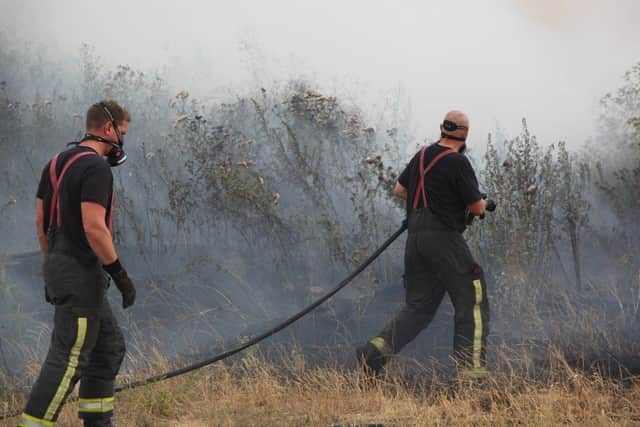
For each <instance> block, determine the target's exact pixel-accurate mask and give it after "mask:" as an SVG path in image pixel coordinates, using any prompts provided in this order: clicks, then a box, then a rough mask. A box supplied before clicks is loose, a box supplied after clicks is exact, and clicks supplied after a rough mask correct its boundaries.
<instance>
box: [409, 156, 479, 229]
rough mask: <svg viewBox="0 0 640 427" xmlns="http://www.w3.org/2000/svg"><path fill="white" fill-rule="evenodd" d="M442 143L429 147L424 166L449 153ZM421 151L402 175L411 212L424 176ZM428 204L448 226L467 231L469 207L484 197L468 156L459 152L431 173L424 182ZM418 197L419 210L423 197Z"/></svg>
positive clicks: (438, 165)
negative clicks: (418, 186)
mask: <svg viewBox="0 0 640 427" xmlns="http://www.w3.org/2000/svg"><path fill="white" fill-rule="evenodd" d="M447 149H448V148H447V147H443V146H441V145H438V144H433V145H430V146H429V147H427V150H426V152H425V156H424V167H425V168H426V167H427V165H428V164H429V163H431V161H432V160H433V159H434V158H435V157H436V156H437V155H438V154H440V153H442V152H443V151H445V150H447ZM419 162H420V152H418V153H417V154H416V155H415V156H413V158H412V159H411V161H410V162H409V164H408V165H407V167H406V168H405V169H404V171H402V173H401V174H400V178H398V182H399V183H400V185H402V186H403V187H405V188H406V189H407V211H409V210H410V209H412V208H413V199H414V196H415V195H416V194H415V193H416V187H417V185H418V176H419V174H420V165H419ZM424 181H425V183H424V185H425V193H426V195H427V204H428V206H429V209H430V210H431V212H433V213H434V214H435V215H436V216H437V217H438V218H439V219H440V220H441V221H442V222H443V223H444V224H445V225H446V226H448V227H450V228H452V229H454V230H456V231H459V232H463V231H464V230H465V228H466V226H465V219H466V218H465V210H466V209H467V206H468V205H471V204H473V203H474V202H477V201H478V200H480V199H481V198H482V194H481V193H480V190H479V189H478V180H477V179H476V175H475V173H474V172H473V168H472V167H471V163H469V159H467V157H466V156H464V155H463V154H459V153H454V154H449V155H447V156H444V157H443V158H441V159H440V160H439V161H438V163H436V165H435V166H434V167H433V169H431V170H430V171H429V173H427V175H426V176H425V179H424ZM417 196H418V200H419V203H418V208H421V207H423V204H422V197H421V196H420V194H418V195H417Z"/></svg>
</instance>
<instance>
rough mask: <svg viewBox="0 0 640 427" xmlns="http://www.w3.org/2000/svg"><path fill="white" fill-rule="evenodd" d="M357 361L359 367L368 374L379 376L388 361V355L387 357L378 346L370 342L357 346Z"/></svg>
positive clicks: (374, 376)
mask: <svg viewBox="0 0 640 427" xmlns="http://www.w3.org/2000/svg"><path fill="white" fill-rule="evenodd" d="M356 361H357V363H358V367H359V368H360V369H362V370H363V371H364V373H365V374H366V375H367V376H369V377H372V378H377V377H379V376H380V374H381V373H382V368H383V367H384V365H385V364H386V363H387V357H385V356H384V355H383V354H382V353H381V352H380V350H378V348H377V347H376V346H374V345H373V344H371V343H370V342H368V343H366V344H365V345H363V346H361V347H358V348H356Z"/></svg>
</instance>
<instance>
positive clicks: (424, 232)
mask: <svg viewBox="0 0 640 427" xmlns="http://www.w3.org/2000/svg"><path fill="white" fill-rule="evenodd" d="M440 130H441V138H440V140H439V141H438V142H437V143H435V144H433V145H430V146H427V147H424V148H423V149H422V150H420V152H418V153H417V154H416V155H415V156H414V157H413V159H412V160H411V162H410V163H409V164H408V165H407V167H406V168H405V170H404V171H403V172H402V174H401V175H400V177H399V179H398V182H397V183H396V188H395V194H396V195H397V196H398V197H401V198H403V199H405V200H406V201H407V221H408V237H407V243H406V248H405V275H404V286H405V292H406V301H405V305H404V307H403V308H402V309H401V311H400V312H399V313H398V314H397V315H396V316H395V318H394V319H393V320H391V322H389V323H388V324H387V325H386V327H385V328H384V329H383V330H382V332H380V334H379V335H378V336H376V337H375V338H373V339H372V340H371V341H369V342H368V343H367V344H365V345H364V346H362V347H359V348H358V349H357V357H358V361H359V363H360V364H361V366H362V367H363V368H364V369H365V371H367V372H368V373H372V374H376V375H377V374H378V373H380V371H381V370H382V368H383V366H384V364H385V363H386V362H387V361H388V359H389V358H390V356H391V355H393V354H396V353H398V352H399V351H400V350H401V349H402V348H403V347H404V346H405V345H406V344H408V343H409V342H411V341H412V340H413V339H414V338H415V337H416V336H417V335H418V334H419V333H420V331H422V330H423V329H425V328H426V327H427V326H428V325H429V323H430V322H431V320H432V319H433V317H434V315H435V313H436V310H437V309H438V307H439V306H440V303H441V302H442V299H443V297H444V295H445V293H447V294H449V297H450V298H451V302H452V303H453V306H454V308H455V317H454V321H455V327H454V329H455V330H454V343H453V346H454V358H455V360H456V362H457V365H458V369H459V372H460V374H462V375H468V376H471V377H482V376H485V375H486V370H485V349H486V337H487V332H488V321H489V302H488V300H487V290H486V287H485V281H484V276H483V271H482V268H481V267H480V266H479V265H478V263H476V261H475V260H474V259H473V256H472V255H471V252H470V251H469V247H468V246H467V244H466V242H465V240H464V239H463V237H462V233H463V232H464V230H465V228H466V224H467V221H468V218H469V217H470V215H476V216H482V215H484V212H485V209H486V208H487V202H486V200H485V199H484V197H483V194H482V193H480V190H479V189H478V181H477V179H476V176H475V173H474V171H473V168H472V167H471V164H470V163H469V160H468V159H467V158H466V156H464V155H463V154H462V152H463V151H464V148H465V141H466V138H467V135H468V132H469V120H468V118H467V116H466V115H465V114H464V113H462V112H460V111H451V112H449V113H448V114H447V115H446V117H445V119H444V121H443V123H442V124H441V125H440Z"/></svg>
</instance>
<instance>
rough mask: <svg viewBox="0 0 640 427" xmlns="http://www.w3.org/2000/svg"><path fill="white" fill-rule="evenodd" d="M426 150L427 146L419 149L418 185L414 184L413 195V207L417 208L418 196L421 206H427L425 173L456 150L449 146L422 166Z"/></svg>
mask: <svg viewBox="0 0 640 427" xmlns="http://www.w3.org/2000/svg"><path fill="white" fill-rule="evenodd" d="M426 151H427V147H424V148H423V149H422V150H420V174H419V176H418V185H417V186H416V192H415V194H414V195H413V209H418V202H419V198H421V199H422V206H423V207H425V208H426V207H427V193H426V192H425V186H424V179H425V177H426V176H427V174H428V173H429V171H430V170H431V169H433V167H434V166H435V165H436V164H437V163H438V162H439V161H440V160H441V159H442V158H443V157H445V156H448V155H449V154H453V153H455V152H456V151H455V150H452V149H451V148H449V149H447V150H445V151H443V152H442V153H440V154H438V155H437V156H436V157H434V159H433V160H431V162H430V163H429V164H428V165H427V167H426V168H425V167H424V156H425V152H426Z"/></svg>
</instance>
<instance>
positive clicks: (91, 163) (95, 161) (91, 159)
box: [69, 147, 111, 174]
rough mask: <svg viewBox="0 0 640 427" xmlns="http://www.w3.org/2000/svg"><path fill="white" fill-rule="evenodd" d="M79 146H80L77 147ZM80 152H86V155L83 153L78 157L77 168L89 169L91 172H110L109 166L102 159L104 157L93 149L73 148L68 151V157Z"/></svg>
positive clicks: (84, 170) (83, 170)
mask: <svg viewBox="0 0 640 427" xmlns="http://www.w3.org/2000/svg"><path fill="white" fill-rule="evenodd" d="M79 148H81V147H79ZM80 153H88V154H87V155H84V156H82V157H79V158H78V159H77V160H76V162H77V163H78V166H79V167H78V170H81V171H82V172H88V171H91V172H92V173H93V172H99V173H107V172H108V173H109V174H110V173H111V168H110V167H109V164H108V163H107V162H106V161H105V160H104V158H103V157H102V156H100V155H98V154H97V153H96V152H94V151H88V150H86V149H85V150H82V149H79V150H77V151H76V150H75V149H74V150H73V151H72V152H70V153H69V154H70V156H69V158H71V157H73V156H74V155H76V154H80Z"/></svg>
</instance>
